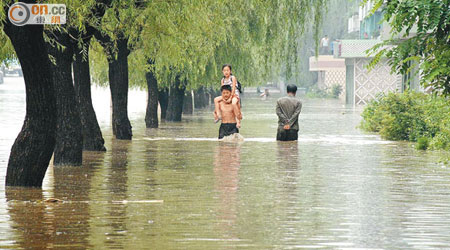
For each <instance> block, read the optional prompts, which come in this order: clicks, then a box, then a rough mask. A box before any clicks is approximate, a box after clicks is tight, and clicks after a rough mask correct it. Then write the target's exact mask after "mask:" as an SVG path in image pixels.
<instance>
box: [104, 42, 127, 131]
mask: <svg viewBox="0 0 450 250" xmlns="http://www.w3.org/2000/svg"><path fill="white" fill-rule="evenodd" d="M127 43H128V39H123V38H121V39H118V40H117V57H114V56H112V57H110V58H109V63H108V64H109V73H108V75H109V87H110V89H111V99H112V105H113V114H112V118H113V124H112V125H113V126H112V127H113V133H114V135H115V136H116V138H117V139H120V140H131V137H132V136H133V133H132V131H131V123H130V120H129V119H128V55H129V54H130V51H129V50H128V45H127Z"/></svg>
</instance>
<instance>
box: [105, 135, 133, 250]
mask: <svg viewBox="0 0 450 250" xmlns="http://www.w3.org/2000/svg"><path fill="white" fill-rule="evenodd" d="M130 145H131V141H128V140H115V139H113V140H112V143H111V162H110V164H111V165H110V167H109V171H110V172H109V174H108V175H107V176H106V183H107V189H108V190H109V194H110V197H109V198H108V199H109V200H110V201H123V200H126V199H127V190H128V184H127V182H128V175H127V169H128V149H129V147H130ZM126 208H127V207H126V205H125V204H123V203H118V204H111V205H108V209H109V212H108V214H109V216H108V220H109V221H108V223H109V226H110V227H111V228H112V232H108V234H107V238H106V240H105V245H106V246H108V247H113V248H123V247H124V246H123V242H124V240H125V239H124V237H125V236H126V233H125V232H126V231H127V227H126V222H125V219H126V218H127V211H126Z"/></svg>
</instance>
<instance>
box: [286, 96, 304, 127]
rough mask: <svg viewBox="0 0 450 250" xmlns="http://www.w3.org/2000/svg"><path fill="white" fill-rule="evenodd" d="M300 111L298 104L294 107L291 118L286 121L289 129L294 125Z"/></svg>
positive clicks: (300, 105)
mask: <svg viewBox="0 0 450 250" xmlns="http://www.w3.org/2000/svg"><path fill="white" fill-rule="evenodd" d="M301 111H302V103H301V102H298V104H297V107H295V111H294V113H293V114H292V116H291V118H290V119H289V121H288V124H289V126H290V127H292V125H294V123H295V121H296V120H297V119H298V116H299V115H300V112H301Z"/></svg>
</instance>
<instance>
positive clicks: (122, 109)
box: [95, 0, 143, 140]
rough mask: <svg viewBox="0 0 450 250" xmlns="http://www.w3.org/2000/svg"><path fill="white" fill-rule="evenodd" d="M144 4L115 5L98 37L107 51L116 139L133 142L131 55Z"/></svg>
mask: <svg viewBox="0 0 450 250" xmlns="http://www.w3.org/2000/svg"><path fill="white" fill-rule="evenodd" d="M142 6H143V2H140V1H134V0H128V1H118V0H115V1H113V2H112V6H111V8H109V9H108V11H107V12H106V14H105V16H104V18H103V21H102V24H101V28H100V29H99V30H98V32H96V33H95V38H96V39H97V40H98V42H99V43H100V44H101V45H102V47H103V48H104V52H105V54H106V57H107V60H108V79H109V82H108V83H109V86H110V90H111V100H112V106H113V111H112V118H113V119H112V128H113V134H114V135H115V137H116V138H117V139H124V140H131V138H132V136H133V133H132V130H131V123H130V120H129V118H128V107H127V105H128V88H129V68H128V56H129V55H130V53H131V52H132V51H133V50H134V45H133V41H132V40H130V35H131V34H133V33H135V32H137V33H138V32H139V31H138V30H137V28H139V27H136V26H135V21H134V19H135V18H136V17H137V16H138V15H139V14H140V12H141V9H142Z"/></svg>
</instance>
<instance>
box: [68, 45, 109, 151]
mask: <svg viewBox="0 0 450 250" xmlns="http://www.w3.org/2000/svg"><path fill="white" fill-rule="evenodd" d="M89 42H90V39H87V40H85V41H84V44H83V46H86V53H87V54H86V55H83V54H82V49H79V48H77V49H76V52H75V61H74V62H73V79H74V83H75V91H76V97H77V104H78V108H79V111H80V118H81V125H82V134H83V150H88V151H106V148H105V146H104V144H105V140H104V139H103V136H102V131H101V130H100V126H99V125H98V121H97V116H96V115H95V111H94V107H93V106H92V97H91V75H90V72H89V49H88V48H89ZM83 56H85V58H83Z"/></svg>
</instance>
